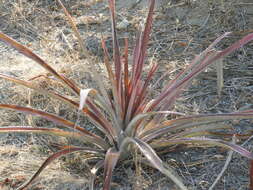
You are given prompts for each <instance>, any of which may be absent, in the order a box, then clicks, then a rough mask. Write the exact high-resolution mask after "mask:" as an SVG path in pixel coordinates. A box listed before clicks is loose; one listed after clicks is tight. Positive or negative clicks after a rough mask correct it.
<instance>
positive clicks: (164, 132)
mask: <svg viewBox="0 0 253 190" xmlns="http://www.w3.org/2000/svg"><path fill="white" fill-rule="evenodd" d="M59 2H60V1H59ZM108 2H109V8H110V13H111V20H112V37H113V68H112V65H111V64H110V60H109V54H108V51H107V48H106V46H105V41H104V40H102V46H103V49H104V55H105V60H104V63H105V66H106V69H107V72H108V80H109V82H110V90H111V91H112V98H111V97H110V95H109V94H108V89H106V87H105V85H104V84H103V82H102V80H101V78H100V77H101V76H99V75H98V73H97V71H96V68H95V66H93V72H94V73H93V74H94V78H95V80H96V81H97V82H98V87H99V89H98V90H95V89H80V88H79V87H78V86H77V85H76V84H74V82H72V81H71V80H69V79H67V78H66V77H65V76H63V75H61V74H59V73H58V72H56V71H55V70H54V69H53V68H52V67H51V66H49V65H48V64H47V63H46V62H45V61H44V60H43V59H41V58H40V57H39V56H38V55H36V54H34V53H33V52H32V51H31V50H29V49H28V48H27V47H25V46H23V45H21V44H19V43H18V42H17V41H15V40H13V39H11V38H10V37H8V36H7V35H5V34H3V33H0V39H1V40H2V41H3V42H5V43H7V44H8V45H11V46H12V47H14V48H15V49H16V50H18V51H19V52H20V53H22V54H23V55H25V56H27V57H29V58H31V59H32V60H34V61H35V62H37V63H38V64H39V65H41V66H42V67H43V68H45V69H46V70H47V71H48V72H50V73H51V74H53V75H54V76H55V77H56V78H57V79H59V81H61V82H62V83H63V84H65V85H66V86H67V87H69V88H70V89H71V90H72V91H73V92H74V93H75V94H76V96H79V98H80V102H76V101H74V100H72V99H69V98H68V97H66V96H64V95H62V94H59V93H58V92H56V91H54V90H45V89H41V88H39V87H37V86H36V85H34V84H33V83H31V82H30V81H24V80H20V79H17V78H14V77H11V76H7V75H4V74H0V77H1V78H2V79H6V80H9V81H12V82H14V83H16V84H20V85H23V86H26V87H28V88H30V89H34V90H36V91H38V92H39V93H42V94H45V95H48V96H50V97H53V98H56V99H58V100H60V101H62V102H64V103H67V104H69V105H71V106H72V107H73V108H74V109H76V110H78V114H84V115H85V116H87V117H88V118H90V119H91V120H92V121H93V122H94V123H95V126H96V127H97V129H98V130H100V131H101V132H102V134H103V135H98V134H95V133H93V132H91V131H89V130H87V129H86V128H85V126H84V125H83V124H82V123H81V124H80V125H78V124H77V123H78V122H72V121H69V120H66V119H63V118H61V117H59V116H56V115H53V114H50V113H47V112H44V111H40V110H37V109H33V108H28V107H22V106H18V105H10V104H0V108H2V109H10V110H15V111H18V112H22V113H25V114H30V115H35V116H40V117H42V118H45V119H47V120H49V121H52V122H54V123H56V124H57V125H59V126H64V127H66V128H69V129H71V130H72V131H70V130H63V129H62V127H61V128H43V127H32V126H11V127H1V128H0V132H8V133H9V132H32V133H42V134H49V135H56V136H64V137H70V138H76V139H79V140H81V141H83V142H85V143H86V146H80V147H78V146H66V147H63V148H62V149H61V150H60V151H58V152H56V153H54V154H53V155H51V156H49V157H48V158H47V160H46V161H45V162H44V163H43V164H42V165H41V167H40V168H39V169H38V171H37V172H36V173H35V174H34V175H33V176H32V177H31V178H30V179H29V180H28V181H27V182H26V183H25V184H24V185H22V186H21V187H19V188H18V190H22V189H25V188H26V187H27V186H28V185H29V184H31V183H32V182H33V180H34V179H35V178H36V177H37V176H38V175H39V174H40V173H41V171H42V170H43V169H44V168H45V167H46V166H47V165H49V164H50V163H51V162H52V161H53V160H55V159H57V158H59V157H61V156H63V155H66V154H70V153H73V152H77V151H83V152H86V153H89V154H91V155H94V157H96V159H97V163H96V164H95V165H94V168H93V169H92V170H91V173H92V177H91V185H90V188H91V189H93V182H94V179H95V176H96V173H97V171H98V169H100V168H104V187H103V189H105V190H106V189H110V182H111V178H112V172H113V169H114V168H115V166H116V164H117V163H118V162H120V161H122V160H124V159H129V158H130V155H131V151H133V150H134V147H137V149H139V150H140V152H141V153H142V155H143V156H144V157H143V159H141V161H143V162H144V163H149V164H150V166H152V167H154V168H156V169H158V170H159V171H160V172H162V173H163V174H165V175H166V176H168V177H169V178H170V179H171V180H172V181H173V182H174V183H175V184H176V185H177V186H178V187H179V188H180V189H184V190H185V189H187V187H186V186H185V185H184V184H183V182H182V180H181V179H180V177H179V176H178V175H177V174H176V173H175V172H174V171H173V170H172V169H171V168H170V167H169V166H168V165H167V164H166V163H165V162H163V161H162V160H161V159H160V157H159V156H158V154H157V153H156V150H161V149H166V148H168V147H170V146H173V145H178V144H191V145H196V146H199V144H201V146H203V145H207V146H209V147H210V146H220V147H225V148H227V149H231V150H233V151H235V152H237V153H239V154H241V155H243V156H245V157H247V158H249V159H253V154H252V153H251V152H249V151H247V150H246V149H244V148H242V147H241V146H239V145H236V144H234V143H231V142H227V141H224V140H221V139H216V138H214V135H215V133H212V132H211V131H212V130H213V129H217V128H221V126H220V125H217V126H216V125H210V123H214V122H222V121H225V120H231V119H252V118H253V110H249V111H241V112H234V113H224V114H206V115H190V116H185V115H182V114H181V115H180V113H177V112H173V111H169V110H171V109H172V106H173V104H174V103H175V101H176V99H177V97H179V96H180V94H181V93H182V91H183V90H185V88H187V87H188V85H189V84H190V82H191V80H192V79H193V78H194V77H196V76H197V75H198V74H199V73H201V72H202V71H203V70H204V69H205V68H206V67H207V66H209V65H210V64H212V63H214V62H216V61H217V60H218V59H221V58H223V57H225V56H226V55H228V54H230V53H231V52H233V51H235V50H237V49H239V48H240V47H241V46H243V45H245V44H247V43H248V42H250V41H251V40H252V39H253V34H249V35H247V36H245V37H244V38H242V39H241V40H239V41H237V42H236V43H234V44H233V45H231V46H230V47H228V48H226V49H224V50H222V51H215V50H214V46H215V45H216V44H217V43H218V42H219V41H220V40H222V39H223V38H225V37H226V36H228V35H229V33H225V34H224V35H222V36H220V37H219V38H218V39H216V40H215V41H214V42H213V43H212V44H211V45H210V46H209V47H208V48H207V49H206V50H205V51H203V52H202V53H201V54H200V55H198V56H196V58H195V59H194V60H193V61H192V62H191V64H190V65H189V66H188V67H187V68H186V69H185V70H183V71H181V72H180V73H178V74H177V76H176V77H175V79H173V80H171V81H170V82H169V83H168V84H167V85H166V86H165V87H164V88H163V89H162V90H161V93H160V94H159V95H157V96H156V97H155V98H153V99H151V98H150V96H149V92H150V91H151V90H153V88H154V87H153V86H151V84H150V81H151V79H152V77H153V75H154V73H155V72H156V70H157V68H158V64H153V65H152V66H151V69H150V70H149V71H148V73H147V75H146V77H145V79H144V76H143V75H142V73H143V68H144V62H145V61H146V50H147V47H148V41H149V37H150V33H151V25H152V21H153V19H152V16H153V11H154V4H155V0H150V6H149V12H148V16H147V19H146V25H145V28H144V30H143V31H142V32H141V33H140V35H139V36H138V38H137V40H136V44H135V47H134V50H133V60H132V63H131V64H129V63H128V42H127V40H126V43H125V48H124V55H123V56H121V55H120V48H119V44H118V41H117V32H116V26H115V25H116V22H115V5H114V3H115V2H114V0H108ZM60 3H61V2H60ZM61 5H62V4H61ZM62 6H63V5H62ZM63 8H64V11H65V13H66V14H67V16H68V19H69V20H70V21H71V17H70V15H69V14H68V13H67V11H66V9H65V7H64V6H63ZM71 24H72V27H73V28H74V31H75V32H76V34H77V37H78V38H80V35H79V34H78V32H77V30H76V27H75V25H74V24H73V22H71ZM86 55H87V54H86ZM105 111H106V114H105ZM171 114H174V115H175V114H176V115H177V114H179V115H180V117H178V118H176V119H171V120H168V119H166V118H167V117H166V116H168V115H171ZM99 134H101V133H99Z"/></svg>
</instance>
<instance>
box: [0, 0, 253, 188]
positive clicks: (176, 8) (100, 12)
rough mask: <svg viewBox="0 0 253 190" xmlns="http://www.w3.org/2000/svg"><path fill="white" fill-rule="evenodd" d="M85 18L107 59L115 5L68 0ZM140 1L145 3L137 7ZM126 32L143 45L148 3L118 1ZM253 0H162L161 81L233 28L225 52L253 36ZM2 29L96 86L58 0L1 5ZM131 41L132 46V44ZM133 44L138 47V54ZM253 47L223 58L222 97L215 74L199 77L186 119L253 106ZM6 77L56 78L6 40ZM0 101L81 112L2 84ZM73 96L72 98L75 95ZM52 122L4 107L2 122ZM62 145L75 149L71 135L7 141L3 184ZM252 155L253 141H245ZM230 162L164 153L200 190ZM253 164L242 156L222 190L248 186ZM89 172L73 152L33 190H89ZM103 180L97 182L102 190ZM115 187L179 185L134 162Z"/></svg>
mask: <svg viewBox="0 0 253 190" xmlns="http://www.w3.org/2000/svg"><path fill="white" fill-rule="evenodd" d="M63 2H64V4H65V5H66V7H67V8H68V10H70V12H71V14H72V15H73V16H74V17H75V18H76V22H77V23H78V28H79V30H80V31H81V35H82V37H83V39H84V43H85V45H86V46H87V48H88V49H89V51H90V52H91V53H92V54H94V55H95V56H97V57H98V59H99V60H101V56H102V50H101V47H100V39H101V32H103V35H104V36H106V37H108V41H109V42H108V46H110V22H109V14H108V9H107V6H106V3H107V2H106V1H95V0H89V1H81V0H76V1H74V0H69V1H63ZM136 2H137V3H136ZM117 10H118V14H117V19H118V31H119V36H120V37H121V38H123V37H125V36H129V39H130V42H132V41H134V39H135V36H136V32H137V29H138V26H139V24H140V23H143V19H144V18H145V15H146V11H147V8H146V1H145V0H141V1H134V0H131V1H130V0H129V1H124V0H118V1H117ZM252 16H253V3H252V0H205V1H203V0H164V1H162V0H160V1H158V4H157V9H156V13H155V22H154V27H153V33H152V39H151V42H150V44H149V45H150V46H149V60H151V59H153V60H154V61H157V62H159V63H160V68H159V70H158V72H157V78H159V77H160V76H162V75H163V74H164V73H166V72H167V73H168V75H167V77H165V78H164V80H163V81H162V82H161V84H159V85H160V86H159V87H160V88H161V87H162V86H163V84H164V83H165V82H166V81H168V80H170V79H172V78H173V76H174V75H175V74H176V73H177V72H178V71H179V70H180V69H182V68H184V67H185V65H187V64H188V63H189V61H190V60H191V59H192V58H193V57H194V56H195V55H197V54H199V53H200V52H201V51H202V50H204V48H205V47H207V46H208V45H209V44H210V43H211V42H212V41H213V40H214V39H215V38H217V37H218V36H220V35H221V34H223V33H224V32H227V31H233V32H234V34H232V35H231V36H230V37H228V38H226V39H225V40H223V41H222V42H221V43H220V44H219V45H218V47H217V49H221V48H224V47H227V46H228V45H229V44H231V43H233V42H234V41H236V40H238V39H240V38H241V37H242V36H244V35H246V34H248V33H250V32H253V28H252V25H253V17H252ZM0 30H1V31H2V32H5V33H7V34H8V35H10V36H12V37H13V38H15V39H16V40H18V41H20V42H22V44H25V45H27V46H29V47H30V48H31V49H33V50H34V51H35V52H36V53H38V54H39V55H40V56H41V57H43V58H44V59H45V60H46V61H47V62H48V63H50V65H51V66H53V67H54V68H56V69H57V70H58V71H60V72H61V73H64V74H66V75H67V76H68V77H70V78H71V79H74V80H76V81H77V83H79V84H80V86H82V87H89V86H94V85H95V84H94V82H92V74H91V73H89V71H87V70H86V66H85V64H83V62H84V60H80V59H79V58H78V49H77V40H76V39H75V38H74V37H73V33H72V32H71V29H70V27H69V26H68V24H67V23H66V21H65V19H64V14H63V12H62V10H61V9H60V7H59V6H58V4H57V3H56V2H55V1H51V0H43V1H37V0H31V1H28V0H0ZM130 44H131V43H130ZM132 47H133V46H131V45H130V48H132ZM252 58H253V45H252V43H250V44H248V45H247V46H245V47H243V48H241V49H240V50H239V51H237V52H236V53H234V54H232V55H230V56H229V57H227V58H226V59H225V60H224V88H223V90H222V95H221V97H219V96H218V95H217V86H216V70H215V69H214V68H209V69H207V71H206V72H204V73H203V74H201V75H200V76H199V77H198V78H197V79H195V80H194V81H193V85H192V86H191V87H190V88H189V91H187V92H185V93H184V96H183V97H181V98H180V99H179V101H178V102H177V104H176V106H175V110H176V111H181V112H184V113H187V114H193V113H217V112H220V113H221V112H232V111H237V110H247V109H252V108H253V98H252V91H253V74H252V73H253V63H252V60H253V59H252ZM147 67H148V65H147ZM0 72H1V73H4V74H8V75H12V76H16V77H19V78H21V79H30V78H33V77H35V76H38V75H40V74H44V75H47V73H46V72H44V71H43V70H42V69H41V68H40V67H39V66H37V65H36V64H35V63H34V62H32V61H31V60H29V59H27V58H24V56H22V55H20V54H18V53H17V52H15V51H13V50H12V49H11V48H9V47H7V46H5V45H4V44H3V43H0ZM34 82H36V83H38V84H39V85H45V86H44V87H45V88H49V87H50V86H51V87H52V86H53V87H55V88H58V89H59V90H62V87H61V86H60V85H59V84H57V83H56V82H54V81H53V82H52V81H48V80H47V79H44V78H43V77H40V78H38V79H36V80H35V81H34ZM0 89H1V90H0V101H1V103H12V104H18V105H26V106H32V107H35V108H38V109H42V110H45V111H49V112H51V113H57V114H60V115H61V116H64V117H67V118H69V119H72V120H74V119H75V117H76V116H75V113H73V112H72V110H70V108H68V107H66V106H64V105H62V104H61V103H59V102H54V101H52V100H51V99H48V98H46V97H44V96H41V95H39V94H37V93H35V92H31V91H29V90H27V89H24V88H22V87H17V86H16V85H14V84H12V83H10V82H6V81H3V80H1V82H0ZM66 93H68V92H66ZM29 124H33V125H36V126H45V125H48V126H49V125H50V126H51V125H52V124H51V123H49V122H46V121H45V120H43V119H40V118H35V117H29V116H25V115H22V114H16V113H14V112H11V111H4V110H0V126H10V125H29ZM225 124H226V125H231V126H233V128H234V130H235V131H237V132H238V133H244V132H245V131H247V130H250V129H251V128H252V125H253V124H252V122H251V121H234V122H227V123H225ZM53 143H69V141H67V140H66V139H55V138H53V137H44V136H42V137H40V136H37V135H32V134H27V135H15V134H3V135H0V144H1V146H0V187H1V188H2V189H3V190H11V189H15V187H17V186H18V185H20V184H21V183H23V182H24V181H25V180H26V179H28V178H29V176H31V175H32V174H33V173H34V171H36V169H37V168H38V167H39V165H40V164H41V163H42V162H43V160H45V159H46V157H47V155H48V154H50V153H52V152H53V151H55V150H56V149H55V148H54V147H53ZM242 143H244V147H245V148H247V149H248V150H251V151H252V150H253V147H252V142H251V141H246V142H245V140H243V141H238V144H242ZM226 157H227V152H226V151H224V150H223V149H218V148H209V149H201V148H199V149H194V148H188V149H180V150H178V151H175V152H172V153H168V154H167V155H164V156H163V160H165V161H166V162H168V163H169V164H171V165H172V166H173V167H174V168H175V170H176V171H177V172H178V173H179V174H180V175H181V176H182V177H183V179H184V180H185V181H184V182H185V184H187V185H188V186H189V187H192V189H197V190H205V189H208V188H209V187H210V186H211V184H212V183H213V181H214V180H215V178H216V176H217V175H218V174H219V172H220V170H221V168H222V166H223V165H224V162H225V160H226ZM248 170H249V163H248V160H247V159H245V158H242V157H241V156H239V155H238V154H234V155H233V159H232V161H231V162H230V165H229V167H228V169H227V171H226V173H225V175H224V176H223V177H222V179H221V180H220V182H219V183H218V185H217V186H216V187H215V188H214V189H215V190H247V189H249V188H248V186H249V172H248ZM87 171H88V168H87V166H86V163H85V162H84V161H82V156H81V155H76V156H69V157H68V159H66V158H63V159H60V160H59V161H55V162H54V164H51V165H50V166H49V167H48V168H47V169H46V170H45V171H44V172H43V173H42V174H41V175H40V177H39V178H38V180H36V182H35V183H34V185H33V186H32V187H30V188H29V189H31V190H40V189H41V190H42V189H48V190H60V189H64V190H79V189H80V190H81V189H85V188H86V187H87V184H88V177H89V175H88V172H87ZM101 184H102V178H98V180H97V182H96V185H97V189H100V188H101ZM113 188H114V189H124V190H125V189H164V190H165V189H166V190H167V189H176V188H175V187H174V186H173V184H171V182H170V181H169V180H168V179H167V178H166V177H164V176H163V175H161V174H160V173H159V172H156V171H155V170H151V169H150V168H146V167H145V166H142V165H140V167H138V170H135V165H134V163H131V164H129V163H126V164H122V165H121V166H119V167H117V168H116V170H115V176H114V178H113Z"/></svg>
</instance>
